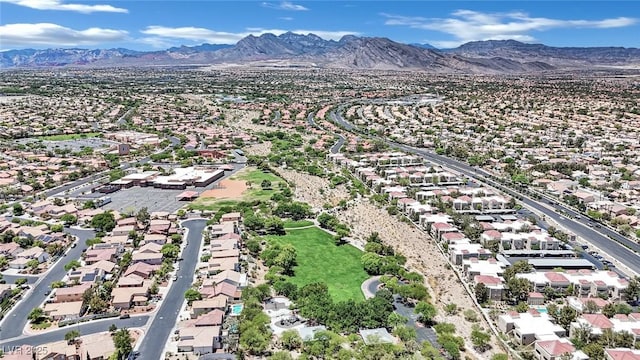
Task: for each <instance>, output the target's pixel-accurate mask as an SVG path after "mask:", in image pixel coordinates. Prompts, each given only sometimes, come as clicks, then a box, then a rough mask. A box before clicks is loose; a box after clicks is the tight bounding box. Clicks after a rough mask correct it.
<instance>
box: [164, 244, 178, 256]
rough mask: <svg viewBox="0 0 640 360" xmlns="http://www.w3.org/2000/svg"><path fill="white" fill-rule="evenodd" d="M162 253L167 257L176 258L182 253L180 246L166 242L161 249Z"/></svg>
mask: <svg viewBox="0 0 640 360" xmlns="http://www.w3.org/2000/svg"><path fill="white" fill-rule="evenodd" d="M160 253H162V256H163V257H165V258H167V259H170V260H175V259H177V258H178V255H180V248H179V247H178V246H177V245H175V244H164V245H162V249H160Z"/></svg>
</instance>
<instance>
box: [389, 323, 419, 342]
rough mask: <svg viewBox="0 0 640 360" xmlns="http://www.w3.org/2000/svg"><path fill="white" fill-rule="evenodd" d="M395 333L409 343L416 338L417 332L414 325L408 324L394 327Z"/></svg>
mask: <svg viewBox="0 0 640 360" xmlns="http://www.w3.org/2000/svg"><path fill="white" fill-rule="evenodd" d="M393 335H395V336H397V337H398V338H400V340H402V342H404V343H407V342H409V341H412V340H416V337H417V333H416V329H415V328H413V327H408V326H407V325H400V326H397V327H396V328H395V329H393Z"/></svg>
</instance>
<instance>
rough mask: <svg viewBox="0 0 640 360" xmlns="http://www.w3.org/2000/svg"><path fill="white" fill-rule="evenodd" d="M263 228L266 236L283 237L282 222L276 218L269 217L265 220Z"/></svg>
mask: <svg viewBox="0 0 640 360" xmlns="http://www.w3.org/2000/svg"><path fill="white" fill-rule="evenodd" d="M264 226H265V230H266V232H267V234H271V235H283V234H284V233H285V231H284V222H283V221H282V219H280V218H279V217H277V216H271V217H269V218H267V220H265V223H264Z"/></svg>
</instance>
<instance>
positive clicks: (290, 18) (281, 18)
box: [278, 16, 293, 21]
mask: <svg viewBox="0 0 640 360" xmlns="http://www.w3.org/2000/svg"><path fill="white" fill-rule="evenodd" d="M278 19H280V20H285V21H291V20H293V18H292V17H291V16H281V17H279V18H278Z"/></svg>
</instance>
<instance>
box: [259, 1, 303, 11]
mask: <svg viewBox="0 0 640 360" xmlns="http://www.w3.org/2000/svg"><path fill="white" fill-rule="evenodd" d="M262 6H263V7H267V8H271V9H278V10H288V11H307V10H309V9H308V8H306V7H304V6H302V5H298V4H294V3H292V2H290V1H282V2H280V3H279V4H275V3H270V2H263V3H262Z"/></svg>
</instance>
